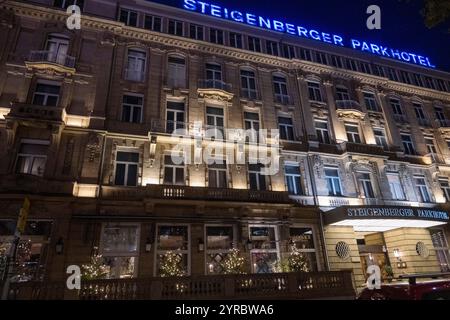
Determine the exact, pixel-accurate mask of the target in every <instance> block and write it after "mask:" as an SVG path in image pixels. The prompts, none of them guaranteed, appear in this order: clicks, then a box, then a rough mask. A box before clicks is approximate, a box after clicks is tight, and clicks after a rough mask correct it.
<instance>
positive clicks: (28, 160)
mask: <svg viewBox="0 0 450 320" xmlns="http://www.w3.org/2000/svg"><path fill="white" fill-rule="evenodd" d="M49 145H50V142H49V141H47V140H34V139H24V140H22V141H21V143H20V147H19V152H18V153H17V162H16V172H17V173H23V174H31V175H34V176H41V177H42V176H43V175H44V172H45V165H46V162H47V151H48V147H49Z"/></svg>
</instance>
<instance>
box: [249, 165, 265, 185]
mask: <svg viewBox="0 0 450 320" xmlns="http://www.w3.org/2000/svg"><path fill="white" fill-rule="evenodd" d="M262 168H263V165H261V164H249V165H248V180H249V182H250V190H259V191H264V190H266V189H267V187H266V176H265V175H263V174H261V170H262Z"/></svg>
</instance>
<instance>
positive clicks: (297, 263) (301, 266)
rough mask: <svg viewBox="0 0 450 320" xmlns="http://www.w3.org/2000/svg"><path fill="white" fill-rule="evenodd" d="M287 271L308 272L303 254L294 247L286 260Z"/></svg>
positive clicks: (306, 261) (306, 260)
mask: <svg viewBox="0 0 450 320" xmlns="http://www.w3.org/2000/svg"><path fill="white" fill-rule="evenodd" d="M287 263H288V266H289V270H290V271H291V272H308V271H309V268H308V259H307V258H306V256H305V254H304V253H303V252H300V251H299V250H298V249H297V248H296V247H295V245H293V246H292V247H291V252H290V254H289V257H288V258H287Z"/></svg>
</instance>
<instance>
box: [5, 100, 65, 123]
mask: <svg viewBox="0 0 450 320" xmlns="http://www.w3.org/2000/svg"><path fill="white" fill-rule="evenodd" d="M65 114H66V112H65V110H64V108H58V107H52V106H40V105H34V104H27V103H18V102H14V103H12V104H11V111H10V113H9V114H8V115H7V117H9V118H16V119H21V120H30V119H34V120H40V121H49V122H60V123H62V122H63V121H64V118H65Z"/></svg>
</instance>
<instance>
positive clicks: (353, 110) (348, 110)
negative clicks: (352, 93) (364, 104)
mask: <svg viewBox="0 0 450 320" xmlns="http://www.w3.org/2000/svg"><path fill="white" fill-rule="evenodd" d="M336 112H337V114H338V116H339V117H343V118H351V119H355V118H356V119H361V120H362V119H364V117H365V114H364V112H363V111H362V108H361V105H360V104H359V103H358V102H357V101H354V100H336Z"/></svg>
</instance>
